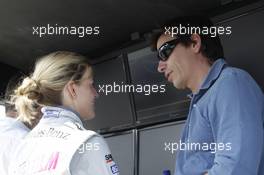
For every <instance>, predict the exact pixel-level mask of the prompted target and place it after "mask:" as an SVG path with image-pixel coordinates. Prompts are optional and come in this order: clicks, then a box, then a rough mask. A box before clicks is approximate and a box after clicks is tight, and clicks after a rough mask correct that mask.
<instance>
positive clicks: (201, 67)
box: [188, 58, 211, 94]
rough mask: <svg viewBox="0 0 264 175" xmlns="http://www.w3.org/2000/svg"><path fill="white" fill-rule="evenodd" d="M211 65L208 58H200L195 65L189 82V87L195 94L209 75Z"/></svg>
mask: <svg viewBox="0 0 264 175" xmlns="http://www.w3.org/2000/svg"><path fill="white" fill-rule="evenodd" d="M210 68H211V65H210V64H209V62H208V61H207V60H206V59H204V58H203V59H199V60H198V61H197V63H196V64H195V65H194V67H193V71H192V73H191V75H190V76H191V77H190V80H189V82H188V88H189V89H190V90H191V91H192V93H193V94H195V93H197V92H198V91H199V90H200V88H201V86H202V83H203V82H204V80H205V78H206V77H207V75H208V73H209V70H210Z"/></svg>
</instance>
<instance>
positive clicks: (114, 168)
mask: <svg viewBox="0 0 264 175" xmlns="http://www.w3.org/2000/svg"><path fill="white" fill-rule="evenodd" d="M111 171H112V173H113V174H116V173H119V170H118V167H117V165H116V164H114V165H112V166H111Z"/></svg>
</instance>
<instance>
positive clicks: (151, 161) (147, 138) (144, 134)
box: [139, 122, 184, 175]
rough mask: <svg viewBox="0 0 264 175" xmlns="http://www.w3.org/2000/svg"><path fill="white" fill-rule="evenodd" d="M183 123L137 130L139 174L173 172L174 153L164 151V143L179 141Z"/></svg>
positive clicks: (152, 174)
mask: <svg viewBox="0 0 264 175" xmlns="http://www.w3.org/2000/svg"><path fill="white" fill-rule="evenodd" d="M183 126H184V123H183V122H181V123H178V124H173V125H168V126H162V127H157V128H152V129H146V130H142V131H140V132H139V175H146V174H151V175H161V174H162V172H163V170H170V171H171V173H172V174H173V172H174V167H175V159H176V154H175V153H174V154H172V153H171V152H170V151H165V143H175V142H177V143H178V142H179V140H180V135H181V132H182V128H183Z"/></svg>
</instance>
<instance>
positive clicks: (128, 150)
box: [106, 133, 134, 175]
mask: <svg viewBox="0 0 264 175" xmlns="http://www.w3.org/2000/svg"><path fill="white" fill-rule="evenodd" d="M106 141H107V143H108V145H109V147H110V150H111V152H112V156H113V158H114V161H115V162H116V163H117V165H118V167H119V171H120V174H121V175H133V170H134V150H133V149H134V146H133V134H132V133H131V134H124V135H117V136H112V137H107V138H106Z"/></svg>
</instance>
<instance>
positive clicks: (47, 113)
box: [41, 106, 83, 126]
mask: <svg viewBox="0 0 264 175" xmlns="http://www.w3.org/2000/svg"><path fill="white" fill-rule="evenodd" d="M41 112H42V113H43V116H42V118H51V117H54V118H60V117H66V118H69V119H71V120H73V121H75V122H78V123H79V124H81V125H82V126H83V122H82V120H81V116H80V115H79V113H77V112H76V111H74V110H73V109H70V108H67V107H65V106H58V107H54V106H45V107H42V108H41Z"/></svg>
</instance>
